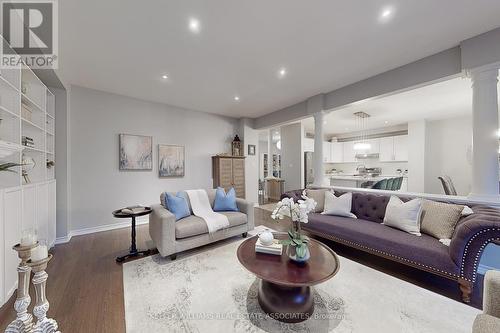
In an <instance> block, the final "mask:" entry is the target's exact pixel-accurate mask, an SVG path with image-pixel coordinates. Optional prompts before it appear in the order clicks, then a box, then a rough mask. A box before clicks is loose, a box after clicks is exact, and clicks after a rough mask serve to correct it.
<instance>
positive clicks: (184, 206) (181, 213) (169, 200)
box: [165, 192, 191, 221]
mask: <svg viewBox="0 0 500 333" xmlns="http://www.w3.org/2000/svg"><path fill="white" fill-rule="evenodd" d="M165 203H166V204H167V207H168V210H169V211H170V212H172V214H174V215H175V220H176V221H179V220H180V219H182V218H185V217H187V216H189V215H191V212H190V211H189V206H188V203H187V200H186V197H185V194H184V193H183V192H178V193H177V195H175V196H173V195H172V194H170V193H167V195H166V196H165Z"/></svg>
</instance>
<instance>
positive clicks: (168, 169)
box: [158, 145, 185, 177]
mask: <svg viewBox="0 0 500 333" xmlns="http://www.w3.org/2000/svg"><path fill="white" fill-rule="evenodd" d="M184 171H185V162H184V146H175V145H158V175H159V176H160V177H184Z"/></svg>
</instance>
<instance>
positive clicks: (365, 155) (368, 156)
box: [355, 153, 379, 160]
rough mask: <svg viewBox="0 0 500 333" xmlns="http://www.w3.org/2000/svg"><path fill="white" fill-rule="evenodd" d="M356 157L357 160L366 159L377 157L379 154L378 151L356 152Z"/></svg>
mask: <svg viewBox="0 0 500 333" xmlns="http://www.w3.org/2000/svg"><path fill="white" fill-rule="evenodd" d="M355 157H356V159H358V160H368V159H375V158H378V157H379V154H378V153H372V154H362V153H358V154H356V156H355Z"/></svg>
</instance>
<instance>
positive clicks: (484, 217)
mask: <svg viewBox="0 0 500 333" xmlns="http://www.w3.org/2000/svg"><path fill="white" fill-rule="evenodd" d="M472 209H473V211H474V214H472V215H470V216H468V217H465V218H464V219H463V220H462V221H460V222H459V224H458V226H457V228H456V230H455V233H454V235H453V238H452V240H451V243H450V249H449V251H450V256H451V259H452V260H453V261H454V262H455V264H457V266H459V268H460V277H461V278H462V279H464V280H466V281H469V282H472V283H474V282H475V281H476V274H477V268H478V265H479V260H480V259H481V255H482V253H483V250H484V248H485V247H486V245H488V244H489V243H492V242H495V241H498V240H500V210H498V209H495V208H491V207H486V206H474V207H472Z"/></svg>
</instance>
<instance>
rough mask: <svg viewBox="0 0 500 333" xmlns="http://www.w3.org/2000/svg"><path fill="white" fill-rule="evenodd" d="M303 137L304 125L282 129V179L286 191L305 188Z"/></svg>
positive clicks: (296, 124)
mask: <svg viewBox="0 0 500 333" xmlns="http://www.w3.org/2000/svg"><path fill="white" fill-rule="evenodd" d="M303 137H304V126H303V125H302V123H295V124H291V125H287V126H282V127H281V167H282V171H281V176H282V177H281V178H283V179H284V180H285V191H290V190H298V189H301V188H304V154H303V153H302V138H303Z"/></svg>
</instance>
